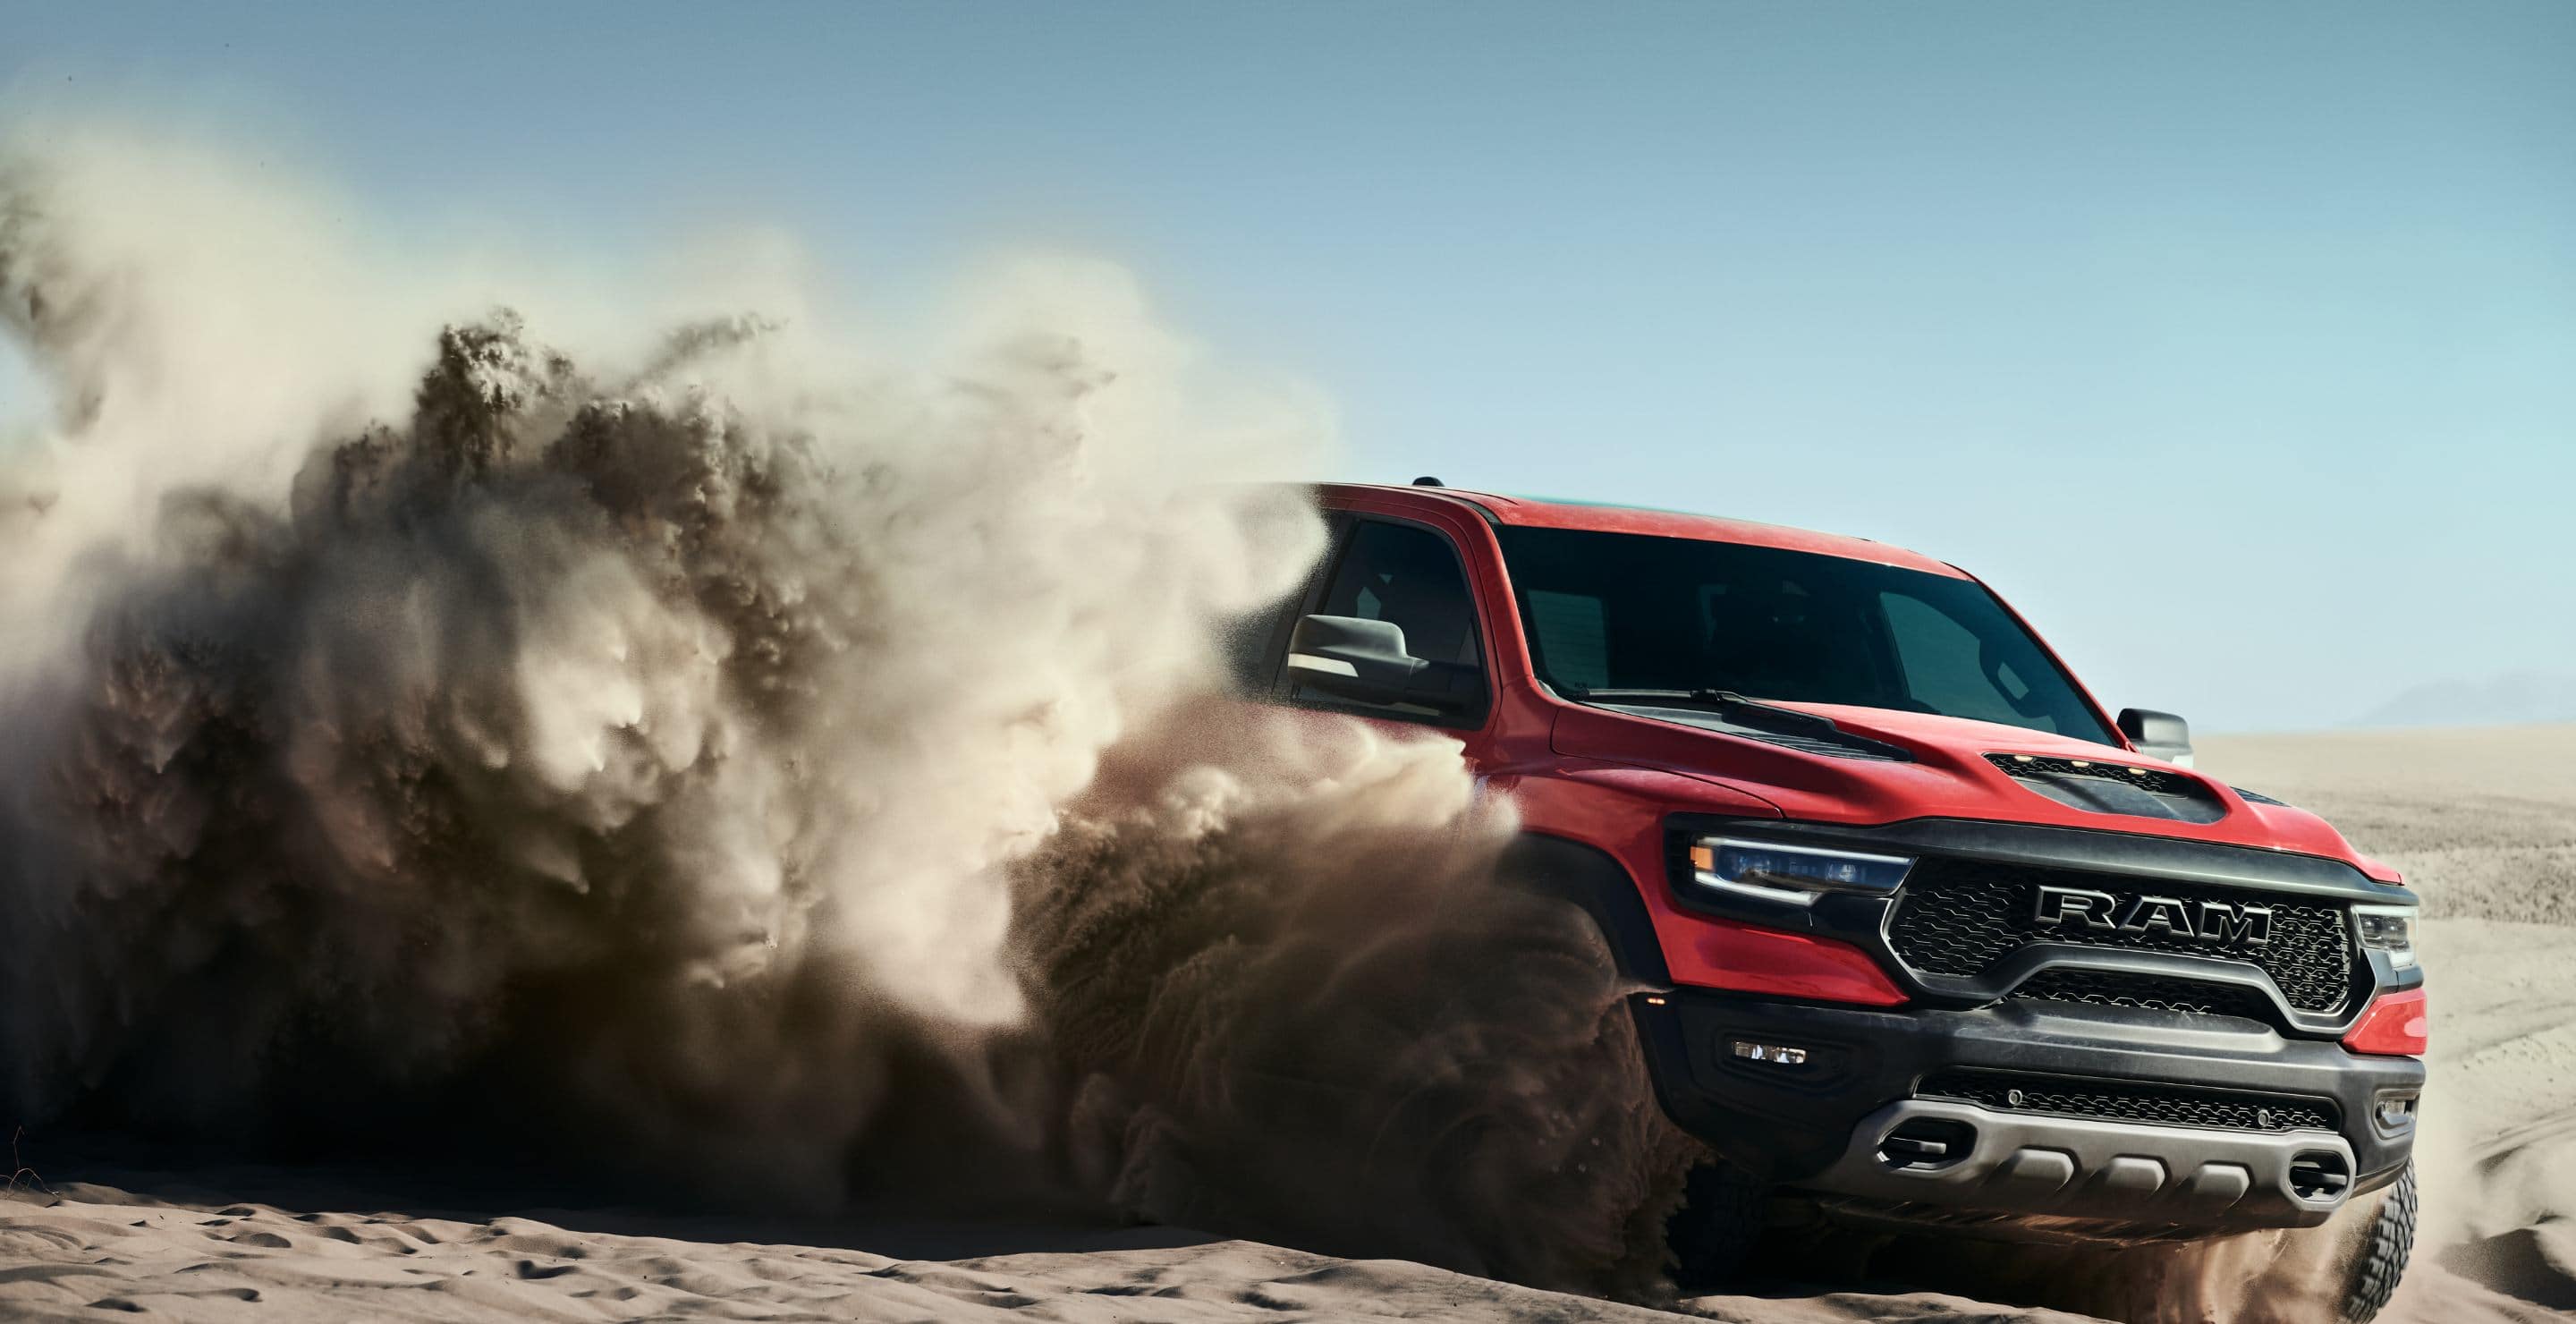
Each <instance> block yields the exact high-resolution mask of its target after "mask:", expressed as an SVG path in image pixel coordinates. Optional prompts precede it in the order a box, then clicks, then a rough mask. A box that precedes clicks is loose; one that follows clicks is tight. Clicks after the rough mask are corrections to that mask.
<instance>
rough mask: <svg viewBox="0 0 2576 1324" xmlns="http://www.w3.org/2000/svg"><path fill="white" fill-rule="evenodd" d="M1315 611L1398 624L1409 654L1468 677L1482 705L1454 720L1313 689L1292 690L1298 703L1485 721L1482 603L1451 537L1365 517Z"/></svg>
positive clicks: (1420, 717) (1466, 681)
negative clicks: (1471, 588) (1479, 619)
mask: <svg viewBox="0 0 2576 1324" xmlns="http://www.w3.org/2000/svg"><path fill="white" fill-rule="evenodd" d="M1315 611H1316V614H1318V615H1323V616H1356V617H1359V618H1361V619H1364V620H1372V621H1389V622H1392V623H1393V624H1394V625H1395V626H1396V627H1397V628H1398V629H1401V630H1403V631H1404V648H1405V651H1406V652H1407V653H1410V654H1412V655H1413V656H1415V657H1418V658H1421V659H1422V660H1423V661H1425V662H1428V663H1430V664H1431V665H1432V666H1433V667H1434V668H1436V669H1439V670H1441V671H1444V672H1446V673H1448V674H1449V675H1450V676H1451V677H1452V678H1455V679H1459V680H1462V681H1463V682H1464V688H1466V689H1469V690H1471V691H1473V692H1474V693H1475V694H1476V695H1477V696H1478V700H1477V702H1476V704H1475V705H1474V707H1473V708H1472V710H1471V711H1469V712H1467V713H1465V714H1461V715H1457V716H1452V717H1448V718H1442V717H1440V716H1439V715H1437V714H1434V713H1432V712H1430V711H1429V710H1427V709H1425V710H1420V711H1416V710H1412V709H1411V708H1409V707H1408V706H1407V705H1402V704H1397V705H1389V706H1379V705H1373V704H1359V703H1354V702H1352V701H1350V700H1348V699H1341V698H1335V697H1333V696H1331V695H1326V694H1323V693H1320V692H1318V691H1316V690H1314V689H1311V688H1309V687H1307V686H1305V685H1293V686H1292V688H1291V689H1290V692H1289V697H1290V698H1291V699H1292V700H1294V701H1295V702H1298V703H1302V704H1308V705H1311V706H1315V707H1324V708H1338V709H1344V710H1347V711H1352V712H1361V713H1366V714H1368V715H1369V716H1372V717H1398V718H1408V719H1412V720H1417V721H1438V722H1440V723H1441V724H1443V725H1464V726H1475V725H1479V724H1481V723H1482V722H1483V720H1484V708H1485V705H1484V702H1483V695H1484V654H1483V651H1482V649H1481V648H1480V647H1479V644H1478V639H1477V631H1476V600H1475V597H1474V595H1472V594H1471V593H1469V592H1468V589H1467V576H1466V572H1465V571H1464V570H1463V569H1461V568H1460V565H1459V561H1458V553H1457V551H1456V549H1454V548H1452V547H1451V546H1450V545H1449V540H1448V539H1446V538H1444V537H1442V536H1440V535H1439V534H1437V533H1433V532H1432V531H1430V530H1429V529H1423V528H1416V527H1414V526H1412V525H1407V524H1381V523H1376V522H1374V521H1365V520H1364V521H1362V522H1360V523H1358V524H1356V525H1354V526H1352V529H1351V533H1350V537H1349V539H1348V540H1347V541H1345V542H1344V543H1343V545H1342V553H1341V558H1340V560H1339V561H1338V562H1337V563H1336V564H1335V565H1334V567H1333V576H1332V580H1331V582H1330V583H1329V584H1328V585H1327V586H1326V587H1325V590H1324V598H1323V601H1322V602H1321V603H1319V604H1318V605H1317V606H1316V608H1315Z"/></svg>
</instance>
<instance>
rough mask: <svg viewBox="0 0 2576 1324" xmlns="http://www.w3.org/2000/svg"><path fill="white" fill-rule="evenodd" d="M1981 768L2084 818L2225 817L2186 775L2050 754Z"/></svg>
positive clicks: (2203, 786)
mask: <svg viewBox="0 0 2576 1324" xmlns="http://www.w3.org/2000/svg"><path fill="white" fill-rule="evenodd" d="M1986 762H1988V763H1991V764H1993V765H1995V767H1996V768H1998V769H2000V770H2001V771H2002V772H2003V774H2004V775H2005V776H2007V777H2010V778H2012V779H2013V780H2014V781H2016V782H2019V783H2021V784H2022V786H2024V787H2026V788H2028V789H2030V790H2033V791H2037V792H2038V793H2040V794H2041V795H2044V796H2047V797H2048V798H2049V799H2051V800H2055V801H2056V802H2058V803H2059V804H2062V805H2065V806H2066V807H2068V808H2070V809H2081V810H2084V811H2085V812H2087V813H2093V814H2128V815H2131V816H2132V817H2137V818H2164V819H2171V820H2173V821H2175V822H2178V823H2215V822H2217V821H2218V820H2219V819H2221V818H2224V817H2226V816H2227V806H2226V804H2225V803H2224V802H2222V801H2221V800H2220V799H2219V798H2218V796H2217V794H2216V793H2215V792H2213V791H2211V790H2210V789H2209V786H2208V784H2207V783H2205V782H2203V781H2201V780H2200V779H2199V778H2197V777H2193V776H2191V775H2190V774H2188V773H2181V772H2171V771H2167V770H2165V769H2162V768H2147V767H2139V766H2137V765H2135V764H2129V763H2121V762H2118V761H2116V760H2115V761H2110V762H2104V761H2100V760H2094V759H2070V758H2063V757H2059V756H2056V755H2050V754H1988V755H1987V756H1986Z"/></svg>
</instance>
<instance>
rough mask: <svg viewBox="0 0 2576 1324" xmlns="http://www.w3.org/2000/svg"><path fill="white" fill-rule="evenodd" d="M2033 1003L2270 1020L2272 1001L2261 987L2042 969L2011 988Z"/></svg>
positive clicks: (2107, 972) (2150, 976)
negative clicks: (2069, 1003) (2183, 1012)
mask: <svg viewBox="0 0 2576 1324" xmlns="http://www.w3.org/2000/svg"><path fill="white" fill-rule="evenodd" d="M2012 996H2013V997H2014V998H2016V999H2020V1000H2024V1001H2030V1002H2082V1003H2087V1004H2090V1005H2092V1006H2096V1007H2149V1008H2153V1009H2155V1010H2158V1011H2188V1012H2197V1013H2199V1014H2200V1015H2203V1016H2242V1017H2244V1018H2246V1019H2247V1020H2256V1021H2268V1020H2270V1019H2272V1017H2273V1016H2274V1014H2275V1013H2274V1012H2273V1010H2272V1000H2271V999H2270V998H2268V997H2265V996H2264V995H2263V993H2262V991H2261V990H2259V989H2251V988H2246V987H2243V986H2241V985H2237V984H2213V983H2208V982H2206V981H2203V980H2197V979H2168V978H2166V977H2164V976H2162V975H2130V974H2119V973H2116V972H2111V971H2102V970H2068V969H2063V968H2060V969H2055V970H2042V971H2040V972H2039V973H2038V974H2035V975H2032V976H2031V977H2030V978H2029V979H2027V980H2024V981H2022V985H2021V987H2019V988H2016V989H2014V990H2013V991H2012Z"/></svg>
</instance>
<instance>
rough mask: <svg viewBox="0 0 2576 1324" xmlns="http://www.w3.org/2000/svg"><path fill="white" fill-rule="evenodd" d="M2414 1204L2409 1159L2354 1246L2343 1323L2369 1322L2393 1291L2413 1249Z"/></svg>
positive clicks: (2413, 1184)
mask: <svg viewBox="0 0 2576 1324" xmlns="http://www.w3.org/2000/svg"><path fill="white" fill-rule="evenodd" d="M2416 1204H2417V1196H2416V1191H2415V1163H2414V1161H2413V1160H2412V1159H2410V1160H2408V1161H2407V1163H2406V1170H2405V1171H2404V1172H2401V1173H2399V1174H2398V1175H2397V1183H2396V1184H2395V1185H2393V1186H2391V1187H2389V1188H2388V1193H2387V1194H2386V1195H2384V1196H2382V1197H2381V1198H2380V1201H2379V1208H2378V1209H2376V1210H2374V1211H2373V1212H2372V1214H2371V1219H2370V1222H2369V1224H2368V1225H2367V1226H2365V1227H2364V1228H2363V1230H2362V1233H2361V1236H2360V1238H2359V1241H2358V1244H2357V1245H2356V1246H2355V1248H2354V1252H2353V1258H2352V1262H2351V1268H2350V1270H2349V1272H2348V1273H2347V1275H2346V1280H2345V1289H2344V1298H2343V1321H2344V1324H2369V1322H2370V1320H2371V1319H2373V1318H2374V1317H2376V1316H2377V1315H2378V1314H2379V1312H2380V1309H2381V1308H2382V1307H2384V1306H2386V1305H2387V1304H2388V1298H2390V1297H2391V1296H2394V1295H2396V1293H2397V1280H2398V1279H2400V1278H2402V1277H2404V1276H2405V1274H2406V1261H2407V1259H2408V1258H2409V1257H2410V1256H2412V1255H2413V1254H2414V1251H2415V1213H2416Z"/></svg>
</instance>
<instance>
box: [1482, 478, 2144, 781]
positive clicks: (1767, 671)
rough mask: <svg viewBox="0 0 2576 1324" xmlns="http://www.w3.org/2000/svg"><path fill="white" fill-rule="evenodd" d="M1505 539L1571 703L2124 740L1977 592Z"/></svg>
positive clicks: (1855, 567)
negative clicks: (1741, 706)
mask: <svg viewBox="0 0 2576 1324" xmlns="http://www.w3.org/2000/svg"><path fill="white" fill-rule="evenodd" d="M1495 532H1496V533H1497V534H1498V535H1499V536H1500V537H1501V539H1502V544H1503V558H1504V560H1505V561H1506V562H1507V563H1508V564H1509V565H1510V567H1511V575H1512V585H1513V587H1514V589H1515V590H1516V591H1517V592H1518V594H1519V597H1520V606H1521V621H1522V624H1523V626H1524V628H1525V629H1527V631H1528V633H1529V646H1530V652H1531V653H1532V654H1533V655H1534V656H1535V657H1536V658H1537V659H1538V672H1539V675H1540V677H1541V678H1542V679H1544V680H1546V681H1547V682H1548V684H1549V685H1551V686H1553V687H1554V688H1555V689H1556V690H1558V691H1559V692H1560V693H1564V694H1566V695H1568V696H1569V697H1580V696H1581V695H1583V694H1585V693H1588V692H1591V691H1596V690H1599V691H1611V690H1682V691H1689V690H1725V691H1730V692H1732V693H1736V694H1740V695H1743V696H1744V697H1746V698H1748V699H1770V700H1774V701H1786V702H1790V703H1832V704H1847V705H1850V706H1852V707H1857V708H1895V709H1901V710H1904V711H1906V712H1917V713H1937V714H1939V715H1941V716H1944V717H1967V718H1974V719H1976V720H1977V721H1981V722H2000V723H2002V724H2004V725H2006V726H2019V727H2027V728H2029V729H2030V730H2033V731H2047V732H2052V733H2054V734H2057V735H2064V736H2073V737H2075V738H2077V739H2080V740H2092V741H2099V742H2101V743H2104V744H2116V743H2118V742H2117V739H2116V738H2115V737H2113V736H2112V735H2111V733H2110V732H2109V731H2108V730H2107V729H2105V728H2104V727H2103V725H2102V719H2101V718H2100V717H2099V716H2098V715H2097V714H2096V713H2095V712H2094V710H2093V707H2092V705H2091V704H2089V703H2087V702H2085V700H2084V698H2083V697H2082V696H2081V695H2080V694H2079V693H2078V692H2077V691H2076V688H2075V685H2074V682H2073V681H2071V680H2069V679H2068V678H2067V675H2066V673H2065V671H2064V670H2062V669H2060V668H2059V667H2058V666H2057V664H2056V663H2055V662H2053V661H2051V660H2050V658H2049V656H2048V654H2047V652H2046V651H2045V650H2044V649H2042V648H2041V647H2040V646H2039V642H2038V641H2037V640H2036V639H2033V638H2032V637H2031V635H2030V632H2029V631H2027V630H2025V629H2023V628H2022V626H2021V624H2020V622H2018V621H2016V620H2015V619H2013V616H2012V613H2010V612H2008V611H2006V610H2004V607H2003V604H2002V603H2000V602H1998V601H1996V599H1995V596H1994V595H1993V594H1992V593H1989V592H1987V591H1986V589H1985V586H1984V585H1981V584H1979V583H1977V582H1976V581H1974V580H1971V579H1953V578H1951V577H1949V576H1947V575H1936V574H1930V573H1927V572H1924V571H1921V570H1907V569H1903V568H1900V567H1897V566H1888V565H1878V564H1875V563H1872V562H1868V561H1855V560H1852V559H1850V558H1848V557H1840V556H1823V555H1818V554H1816V553H1812V552H1793V551H1786V550H1783V549H1780V548H1776V547H1750V546H1745V545H1743V544H1740V543H1724V542H1700V541H1696V540H1693V539H1688V538H1659V537H1654V536H1651V535H1646V534H1634V533H1592V532H1586V531H1582V530H1574V529H1531V528H1502V529H1497V530H1496V531H1495Z"/></svg>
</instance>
